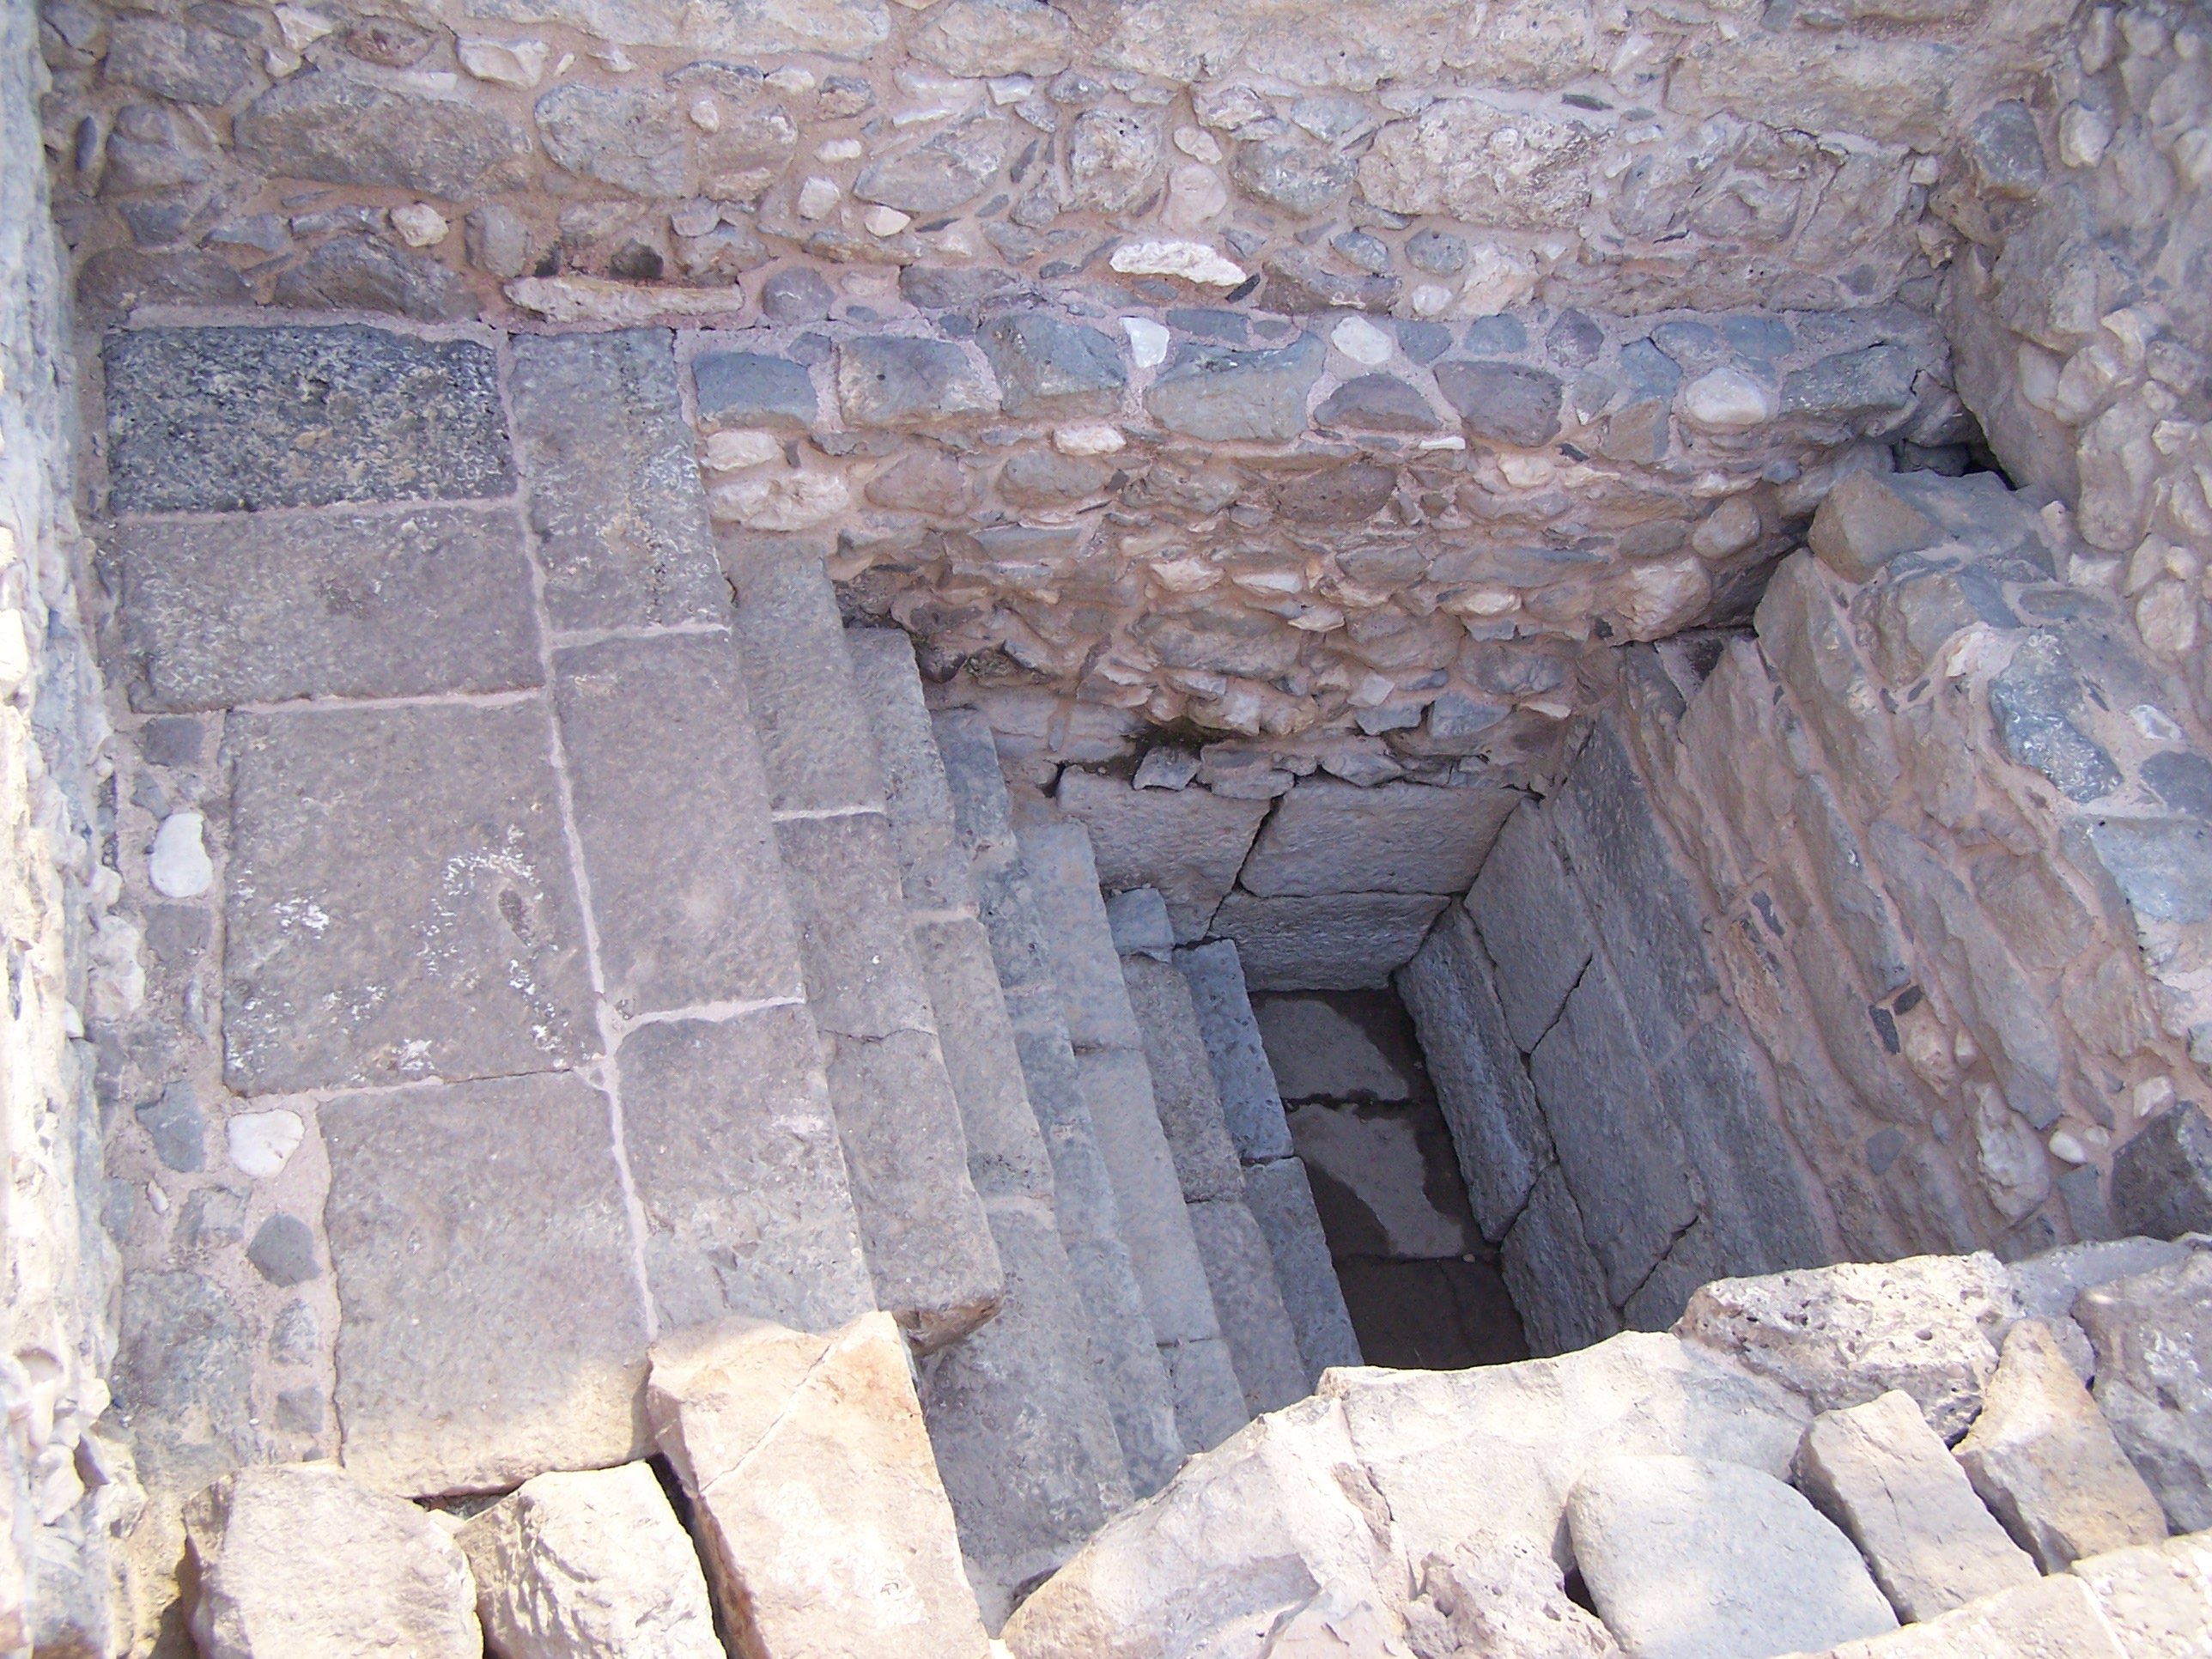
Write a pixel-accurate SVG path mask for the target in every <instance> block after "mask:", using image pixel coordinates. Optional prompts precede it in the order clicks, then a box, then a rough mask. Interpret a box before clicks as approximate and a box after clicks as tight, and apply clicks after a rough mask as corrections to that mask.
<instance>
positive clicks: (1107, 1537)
mask: <svg viewBox="0 0 2212 1659" xmlns="http://www.w3.org/2000/svg"><path fill="white" fill-rule="evenodd" d="M1378 1508H1379V1504H1377V1503H1376V1496H1375V1492H1374V1490H1373V1488H1372V1487H1371V1486H1369V1484H1368V1483H1367V1482H1366V1480H1364V1478H1363V1477H1362V1476H1361V1474H1359V1472H1358V1455H1357V1452H1356V1450H1355V1448H1354V1446H1353V1444H1352V1441H1351V1439H1350V1438H1349V1437H1348V1436H1347V1435H1346V1426H1345V1418H1344V1412H1343V1408H1342V1407H1341V1406H1340V1404H1339V1403H1338V1402H1337V1401H1333V1400H1315V1401H1305V1402H1303V1403H1301V1404H1299V1405H1297V1406H1293V1407H1291V1408H1290V1409H1289V1410H1287V1411H1284V1412H1279V1413H1274V1414H1273V1415H1272V1416H1268V1417H1265V1418H1262V1419H1260V1420H1259V1421H1258V1422H1255V1423H1254V1424H1252V1425H1250V1426H1249V1427H1248V1428H1246V1429H1244V1430H1243V1431H1240V1432H1239V1433H1238V1434H1237V1435H1236V1436H1234V1437H1231V1439H1230V1440H1228V1441H1227V1442H1226V1443H1224V1444H1223V1445H1221V1446H1220V1447H1219V1448H1218V1449H1216V1450H1215V1451H1213V1452H1212V1453H1211V1454H1210V1455H1206V1456H1204V1457H1202V1458H1200V1459H1198V1460H1195V1461H1194V1462H1192V1463H1191V1464H1190V1465H1189V1466H1188V1468H1186V1469H1185V1471H1184V1473H1183V1475H1182V1479H1181V1480H1178V1481H1177V1482H1176V1485H1175V1486H1173V1487H1172V1488H1171V1489H1170V1492H1168V1493H1167V1494H1166V1495H1164V1497H1162V1498H1159V1499H1158V1501H1156V1502H1153V1503H1151V1504H1145V1505H1143V1506H1141V1507H1140V1508H1138V1509H1135V1510H1131V1511H1129V1512H1128V1513H1127V1514H1126V1515H1123V1516H1118V1517H1116V1518H1115V1520H1114V1521H1112V1522H1109V1523H1108V1525H1107V1527H1106V1528H1105V1530H1103V1532H1101V1533H1100V1534H1098V1535H1097V1537H1096V1538H1094V1539H1092V1540H1091V1542H1090V1543H1089V1544H1088V1545H1087V1546H1085V1548H1084V1549H1083V1550H1082V1552H1081V1553H1079V1554H1078V1555H1077V1556H1076V1557H1075V1559H1073V1561H1071V1562H1070V1563H1069V1564H1068V1565H1066V1567H1064V1568H1062V1569H1061V1570H1060V1571H1059V1572H1058V1573H1056V1574H1055V1575H1054V1577H1051V1578H1050V1579H1048V1580H1047V1581H1046V1583H1044V1584H1043V1585H1042V1587H1041V1588H1040V1589H1038V1590H1037V1591H1036V1594H1034V1595H1031V1596H1030V1599H1029V1600H1028V1601H1024V1603H1023V1604H1022V1606H1021V1607H1019V1608H1018V1610H1017V1611H1016V1612H1015V1613H1014V1616H1013V1617H1012V1619H1011V1620H1008V1621H1007V1624H1006V1645H1007V1646H1008V1647H1009V1648H1010V1649H1012V1651H1013V1652H1014V1653H1015V1654H1016V1655H1018V1656H1019V1659H1091V1656H1095V1655H1097V1654H1101V1653H1113V1652H1132V1653H1135V1652H1152V1651H1178V1650H1181V1651H1190V1650H1197V1651H1206V1650H1218V1651H1221V1652H1231V1653H1235V1652H1246V1653H1256V1652H1259V1651H1261V1650H1263V1649H1264V1644H1265V1642H1266V1638H1267V1635H1268V1634H1269V1632H1271V1631H1272V1629H1273V1626H1274V1625H1275V1622H1276V1620H1278V1619H1279V1618H1280V1617H1282V1616H1283V1615H1284V1614H1285V1613H1289V1612H1291V1610H1293V1609H1295V1608H1297V1607H1300V1606H1302V1605H1304V1603H1305V1602H1306V1601H1309V1600H1310V1598H1311V1597H1312V1596H1313V1595H1314V1594H1315V1592H1316V1590H1318V1589H1321V1588H1322V1586H1323V1585H1337V1586H1343V1587H1346V1588H1347V1589H1351V1590H1352V1593H1353V1594H1354V1595H1356V1596H1358V1595H1364V1596H1365V1597H1368V1598H1370V1599H1371V1600H1372V1601H1374V1602H1375V1603H1376V1605H1377V1606H1379V1607H1383V1608H1386V1609H1392V1610H1394V1611H1395V1608H1397V1607H1402V1606H1403V1604H1404V1601H1405V1596H1406V1581H1407V1565H1406V1560H1405V1557H1404V1555H1403V1553H1401V1548H1400V1547H1399V1545H1398V1544H1397V1542H1396V1541H1395V1540H1394V1539H1393V1538H1392V1537H1391V1536H1390V1534H1389V1532H1388V1531H1387V1530H1386V1529H1385V1528H1382V1527H1378V1526H1377V1525H1376V1523H1375V1518H1374V1517H1375V1516H1376V1510H1378Z"/></svg>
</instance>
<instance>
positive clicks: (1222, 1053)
mask: <svg viewBox="0 0 2212 1659" xmlns="http://www.w3.org/2000/svg"><path fill="white" fill-rule="evenodd" d="M1176 966H1177V967H1178V968H1180V969H1182V976H1183V979H1184V981H1185V982H1186V983H1188V985H1189V987H1190V1005H1191V1009H1192V1012H1194V1013H1196V1014H1197V1016H1198V1029H1199V1034H1200V1036H1202V1037H1204V1038H1205V1040H1206V1058H1207V1059H1208V1060H1210V1061H1212V1066H1213V1081H1214V1085H1215V1086H1216V1087H1217V1088H1218V1090H1219V1091H1220V1093H1221V1119H1222V1121H1223V1122H1224V1123H1225V1124H1226V1125H1227V1126H1228V1129H1229V1138H1230V1139H1231V1141H1233V1142H1235V1143H1236V1146H1237V1157H1238V1158H1240V1159H1242V1160H1243V1162H1244V1163H1247V1164H1260V1163H1264V1162H1266V1161H1267V1160H1268V1159H1270V1158H1288V1157H1289V1156H1290V1155H1291V1126H1290V1123H1289V1121H1288V1120H1287V1119H1285V1117H1284V1115H1283V1097H1282V1095H1281V1094H1280V1093H1279V1091H1277V1089H1276V1087H1275V1073H1274V1068H1273V1066H1270V1065H1268V1063H1267V1047H1266V1045H1265V1044H1264V1043H1262V1042H1261V1040H1260V1023H1259V1022H1258V1021H1257V1020H1255V1018H1253V1017H1252V1000H1251V998H1250V997H1249V996H1248V995H1247V994H1246V993H1245V989H1244V964H1243V963H1241V962H1239V961H1238V960H1237V945H1236V943H1235V941H1234V940H1231V939H1216V940H1215V941H1214V942H1213V943H1212V944H1211V945H1193V946H1191V947H1190V948H1189V949H1188V950H1184V951H1176Z"/></svg>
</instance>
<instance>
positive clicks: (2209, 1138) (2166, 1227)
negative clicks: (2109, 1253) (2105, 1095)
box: [2112, 1101, 2212, 1238]
mask: <svg viewBox="0 0 2212 1659" xmlns="http://www.w3.org/2000/svg"><path fill="white" fill-rule="evenodd" d="M2112 1219H2113V1220H2114V1221H2115V1222H2116V1223H2117V1224H2118V1225H2119V1228H2120V1230H2121V1231H2123V1232H2124V1233H2142V1234H2143V1235H2145V1236H2147V1237H2152V1238H2178V1237H2180V1236H2181V1235H2182V1234H2184V1233H2206V1232H2212V1116H2208V1115H2206V1112H2205V1110H2204V1108H2203V1107H2202V1106H2200V1105H2198V1104H2197V1103H2196V1102H2194V1101H2183V1102H2182V1103H2180V1104H2179V1105H2178V1106H2175V1107H2174V1108H2173V1109H2172V1110H2170V1111H2166V1112H2163V1113H2161V1114H2160V1115H2158V1116H2157V1117H2154V1118H2153V1119H2152V1120H2151V1121H2149V1122H2148V1123H2146V1124H2145V1125H2143V1127H2142V1128H2140V1129H2138V1130H2137V1131H2136V1133H2135V1134H2134V1136H2133V1137H2132V1138H2131V1139H2129V1140H2128V1142H2127V1143H2126V1144H2125V1145H2124V1146H2122V1147H2121V1148H2120V1150H2119V1152H2118V1153H2117V1154H2116V1155H2115V1156H2114V1157H2113V1159H2112Z"/></svg>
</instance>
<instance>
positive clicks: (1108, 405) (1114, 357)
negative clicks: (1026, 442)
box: [976, 312, 1129, 416]
mask: <svg viewBox="0 0 2212 1659" xmlns="http://www.w3.org/2000/svg"><path fill="white" fill-rule="evenodd" d="M976 339H977V341H978V343H980V344H981V346H982V348H983V355H984V356H986V357H988V358H989V359H990V360H991V369H992V372H993V373H994V374H996V375H997V376H998V377H999V386H1000V390H1001V391H1002V392H1004V393H1005V396H1006V412H1007V413H1008V414H1010V415H1031V416H1037V415H1051V416H1060V415H1104V414H1110V413H1112V412H1113V411H1114V410H1115V409H1116V408H1118V407H1119V406H1120V404H1121V388H1122V387H1123V386H1125V385H1127V382H1128V378H1129V376H1128V371H1127V369H1125V368H1122V366H1121V350H1120V349H1119V348H1118V347H1117V346H1116V345H1115V343H1114V342H1113V341H1112V340H1109V338H1107V337H1106V336H1105V335H1103V334H1102V333H1100V332H1099V331H1097V329H1095V328H1083V327H1080V326H1079V325H1076V324H1073V323H1063V322H1061V321H1060V320H1059V319H1056V318H1053V317H1047V316H1042V315H1040V314H1038V313H1034V312H1012V313H1008V314H1006V315H1005V316H1002V317H997V318H994V319H992V320H991V321H990V322H988V323H987V324H985V325H983V327H982V328H981V329H979V330H978V331H976Z"/></svg>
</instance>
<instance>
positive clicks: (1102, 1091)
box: [1016, 818, 1251, 1450]
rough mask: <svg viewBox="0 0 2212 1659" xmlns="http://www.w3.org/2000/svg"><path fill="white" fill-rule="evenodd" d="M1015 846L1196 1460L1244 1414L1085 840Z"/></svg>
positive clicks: (1045, 832)
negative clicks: (1020, 855) (1040, 925)
mask: <svg viewBox="0 0 2212 1659" xmlns="http://www.w3.org/2000/svg"><path fill="white" fill-rule="evenodd" d="M1016 835H1017V838H1018V840H1019V842H1020V843H1021V850H1022V863H1023V866H1024V869H1026V870H1027V872H1028V873H1029V878H1030V890H1031V892H1032V893H1033V894H1034V895H1035V896H1036V907H1037V920H1038V921H1040V922H1041V923H1042V926H1043V930H1044V942H1045V949H1046V954H1047V957H1048V963H1049V965H1050V968H1051V971H1052V976H1053V978H1054V981H1055V982H1056V983H1057V985H1058V987H1059V991H1060V1008H1061V1011H1062V1012H1063V1014H1064V1015H1065V1016H1066V1020H1067V1029H1068V1036H1069V1037H1070V1038H1071V1039H1072V1041H1073V1044H1074V1048H1075V1058H1076V1064H1077V1066H1078V1067H1079V1069H1080V1071H1081V1073H1082V1076H1083V1087H1084V1094H1085V1097H1086V1098H1087V1099H1088V1100H1089V1101H1090V1103H1091V1121H1093V1122H1094V1123H1095V1124H1096V1125H1097V1131H1098V1145H1099V1148H1100V1150H1101V1151H1102V1152H1104V1153H1105V1155H1106V1167H1107V1169H1108V1170H1109V1173H1110V1174H1111V1175H1112V1176H1113V1181H1114V1192H1115V1198H1116V1199H1117V1200H1119V1201H1120V1204H1121V1237H1123V1238H1124V1239H1125V1240H1127V1243H1128V1245H1129V1256H1130V1260H1131V1261H1133V1263H1134V1264H1135V1267H1136V1270H1137V1282H1138V1283H1139V1285H1140V1286H1141V1287H1142V1288H1143V1290H1144V1292H1145V1305H1146V1310H1148V1311H1149V1312H1150V1313H1151V1315H1152V1334H1153V1335H1154V1336H1155V1337H1156V1338H1157V1339H1158V1342H1159V1345H1160V1354H1161V1357H1162V1358H1163V1359H1164V1360H1165V1362H1166V1364H1167V1368H1168V1376H1169V1378H1170V1382H1171V1383H1173V1384H1174V1387H1175V1395H1176V1423H1177V1425H1179V1426H1180V1428H1181V1430H1182V1437H1183V1443H1184V1444H1185V1445H1187V1446H1188V1447H1189V1448H1190V1449H1193V1450H1204V1449H1206V1448H1208V1447H1211V1446H1215V1445H1218V1444H1219V1443H1221V1442H1222V1441H1223V1440H1225V1439H1226V1438H1227V1437H1229V1436H1230V1435H1231V1434H1233V1433H1235V1432H1236V1431H1237V1429H1239V1428H1241V1427H1242V1426H1243V1425H1244V1424H1245V1423H1246V1422H1248V1421H1249V1419H1250V1417H1251V1412H1250V1408H1249V1407H1248V1406H1247V1405H1246V1403H1245V1397H1244V1388H1243V1383H1240V1382H1239V1381H1238V1379H1237V1369H1236V1364H1235V1361H1234V1359H1233V1358H1232V1357H1231V1351H1230V1348H1229V1345H1228V1343H1227V1342H1226V1341H1225V1340H1224V1338H1223V1335H1222V1327H1221V1321H1220V1317H1219V1315H1218V1310H1216V1308H1215V1306H1214V1301H1213V1290H1212V1280H1211V1279H1209V1277H1208V1276H1207V1273H1206V1257H1205V1255H1204V1254H1203V1253H1202V1252H1201V1251H1200V1248H1199V1239H1198V1231H1197V1229H1196V1227H1195V1226H1194V1218H1193V1216H1192V1212H1191V1210H1190V1208H1189V1206H1188V1205H1187V1204H1186V1203H1185V1201H1184V1198H1183V1188H1182V1180H1181V1177H1180V1175H1179V1173H1178V1170H1177V1168H1176V1157H1175V1152H1174V1150H1173V1148H1172V1147H1171V1146H1170V1144H1169V1139H1168V1134H1167V1131H1166V1130H1165V1128H1164V1127H1163V1126H1162V1123H1161V1121H1160V1112H1159V1108H1158V1103H1157V1102H1156V1101H1155V1099H1154V1097H1153V1093H1152V1068H1151V1066H1150V1064H1149V1062H1148V1061H1147V1060H1146V1055H1145V1037H1144V1030H1143V1028H1142V1027H1140V1026H1139V1024H1138V1023H1137V1015H1136V1010H1135V1008H1134V1007H1133V1006H1132V1005H1131V1002H1130V998H1129V987H1128V985H1127V981H1124V980H1123V978H1122V976H1121V957H1120V954H1119V953H1118V952H1117V951H1115V949H1114V933H1113V927H1112V924H1111V922H1110V921H1109V920H1108V917H1107V914H1106V901H1105V898H1104V896H1103V894H1101V893H1100V891H1099V889H1098V869H1097V865H1096V864H1095V863H1094V862H1093V861H1092V859H1091V836H1090V832H1089V831H1087V830H1086V829H1085V828H1084V827H1083V826H1082V825H1081V824H1079V823H1061V822H1054V821H1052V820H1050V819H1046V818H1041V819H1038V820H1036V821H1033V822H1030V823H1023V824H1021V825H1020V826H1019V827H1018V829H1017V830H1016Z"/></svg>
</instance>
